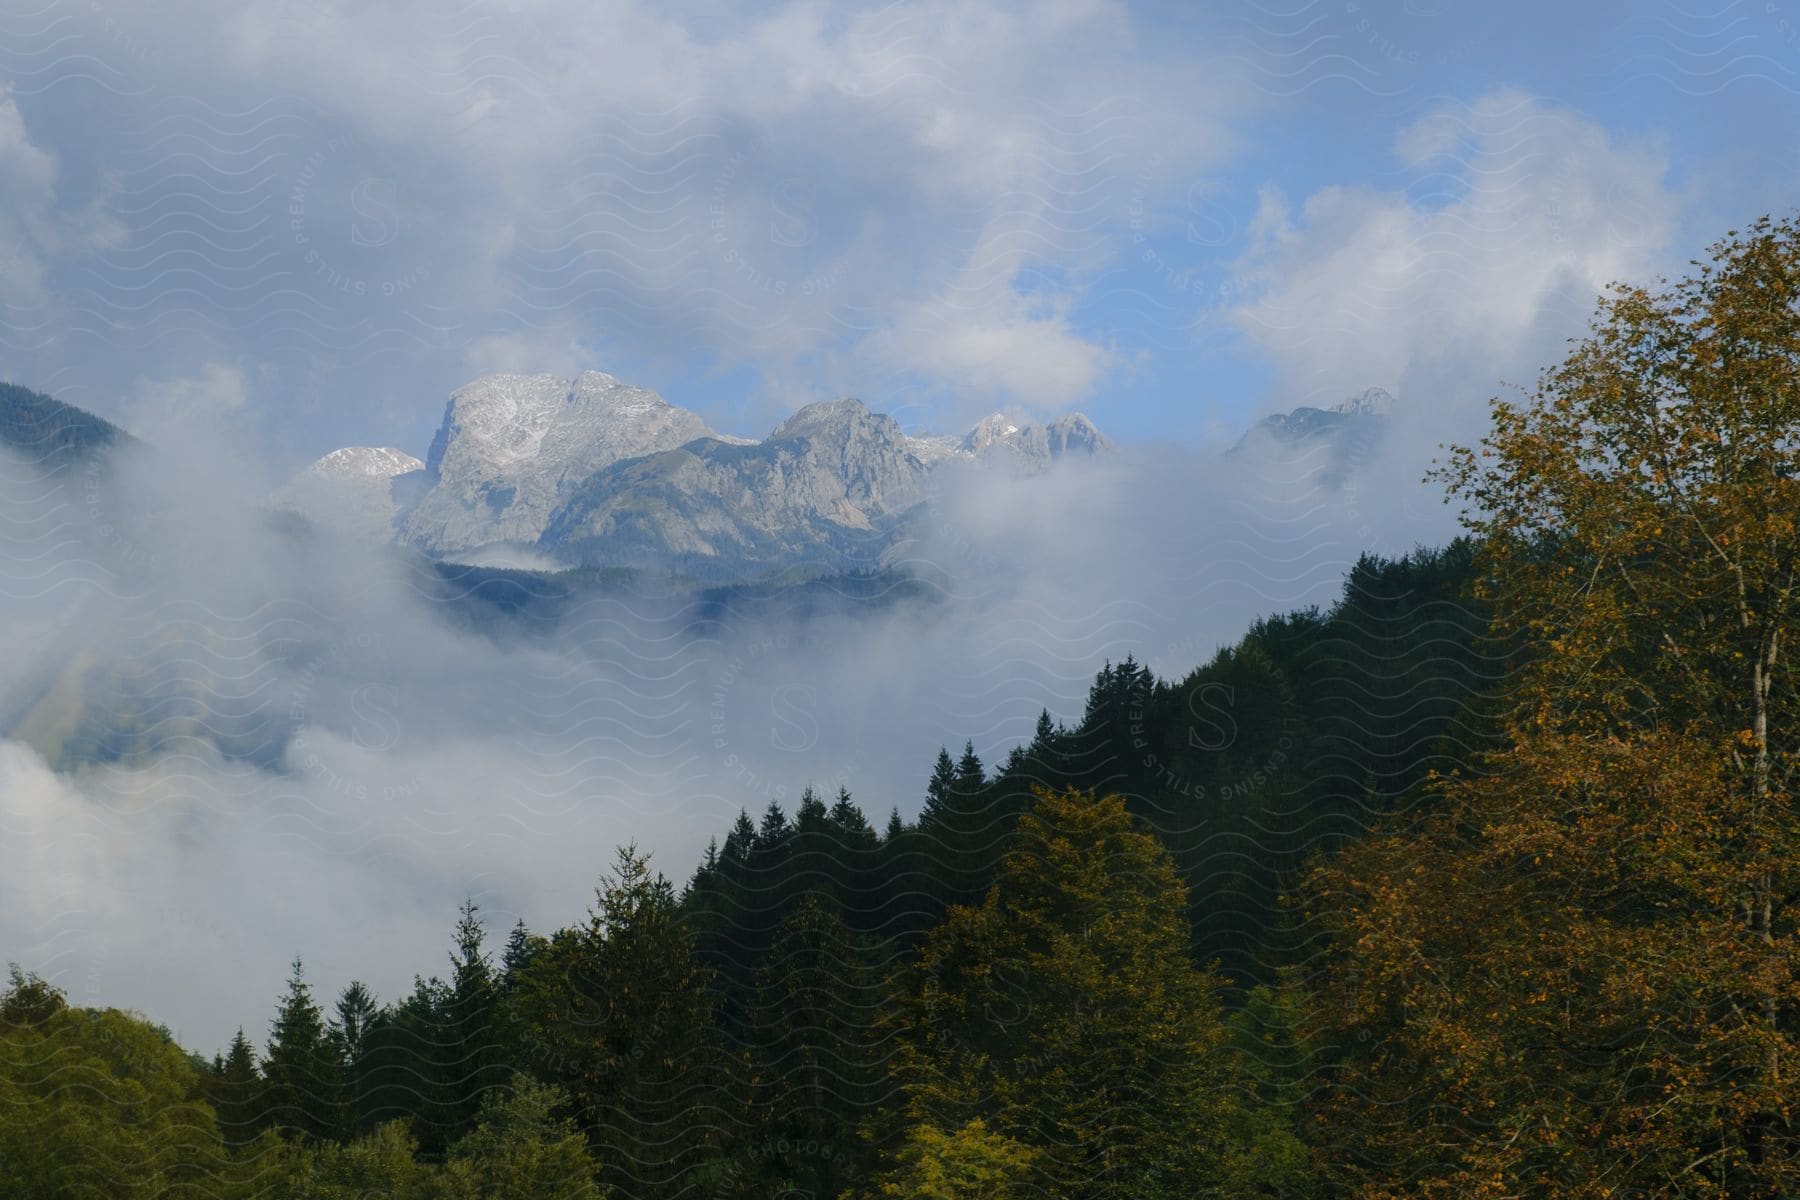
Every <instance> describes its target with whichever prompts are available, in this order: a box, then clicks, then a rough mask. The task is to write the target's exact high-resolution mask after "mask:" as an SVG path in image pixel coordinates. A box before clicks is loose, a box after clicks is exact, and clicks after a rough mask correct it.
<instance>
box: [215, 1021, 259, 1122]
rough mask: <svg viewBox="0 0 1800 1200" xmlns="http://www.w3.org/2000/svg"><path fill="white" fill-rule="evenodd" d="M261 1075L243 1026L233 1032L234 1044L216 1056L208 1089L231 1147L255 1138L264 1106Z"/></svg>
mask: <svg viewBox="0 0 1800 1200" xmlns="http://www.w3.org/2000/svg"><path fill="white" fill-rule="evenodd" d="M261 1091H262V1076H261V1074H260V1073H259V1072H258V1071H257V1069H256V1050H255V1049H254V1048H253V1047H252V1046H251V1045H250V1039H249V1038H247V1037H245V1036H244V1030H243V1027H242V1026H239V1027H238V1031H237V1032H236V1033H235V1034H233V1035H232V1038H231V1045H230V1046H229V1047H227V1048H226V1051H225V1053H224V1054H223V1055H222V1056H220V1057H219V1058H218V1059H217V1066H216V1068H215V1070H214V1078H213V1083H212V1086H211V1088H210V1089H209V1092H210V1095H209V1097H208V1098H209V1099H210V1100H211V1101H212V1105H213V1111H214V1112H215V1113H216V1114H218V1118H219V1133H220V1136H221V1137H223V1138H224V1140H225V1144H226V1145H228V1146H234V1147H235V1146H244V1145H248V1144H249V1143H250V1142H252V1141H254V1140H255V1138H256V1126H257V1119H258V1116H259V1112H260V1109H261V1095H260V1094H261Z"/></svg>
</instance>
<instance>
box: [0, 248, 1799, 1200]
mask: <svg viewBox="0 0 1800 1200" xmlns="http://www.w3.org/2000/svg"><path fill="white" fill-rule="evenodd" d="M1492 417H1493V427H1492V430H1491V432H1490V433H1489V435H1488V436H1487V438H1486V439H1485V440H1484V441H1483V442H1482V443H1481V444H1480V445H1479V446H1477V447H1472V448H1457V449H1455V450H1453V451H1452V452H1451V453H1450V455H1449V457H1448V459H1447V461H1446V463H1445V464H1444V465H1443V466H1442V467H1441V468H1439V471H1438V476H1437V477H1438V478H1439V479H1440V480H1441V481H1442V483H1443V484H1444V485H1445V487H1446V488H1447V489H1448V491H1449V493H1450V495H1451V496H1452V497H1453V498H1454V499H1456V500H1458V501H1460V502H1461V503H1462V504H1463V505H1464V506H1465V524H1466V525H1467V527H1468V531H1469V537H1468V538H1467V539H1466V540H1460V541H1457V542H1455V543H1453V544H1451V545H1449V546H1447V547H1444V548H1443V549H1441V550H1419V551H1416V552H1414V553H1412V554H1410V555H1407V556H1405V557H1403V558H1401V559H1398V560H1393V561H1388V560H1380V559H1374V558H1368V559H1364V560H1363V561H1362V562H1360V563H1358V564H1357V565H1356V566H1355V568H1354V569H1353V570H1352V571H1350V572H1349V575H1348V578H1347V580H1346V584H1345V588H1344V592H1343V595H1342V598H1341V599H1340V601H1339V602H1338V603H1337V604H1336V605H1334V606H1333V607H1332V608H1331V609H1330V610H1329V611H1324V612H1317V611H1303V612H1297V613H1287V614H1281V615H1275V616H1270V617H1268V618H1267V619H1265V620H1263V621H1261V622H1259V623H1257V624H1256V625H1255V626H1254V627H1253V628H1252V629H1250V630H1249V631H1248V632H1247V633H1246V634H1245V635H1244V636H1243V637H1242V638H1241V639H1240V640H1239V641H1238V642H1237V643H1236V644H1234V645H1231V646H1229V647H1227V648H1224V649H1222V650H1220V651H1219V652H1218V654H1217V655H1216V656H1215V657H1214V658H1213V659H1212V660H1211V661H1209V662H1207V663H1206V664H1204V665H1203V666H1201V667H1200V668H1198V669H1197V670H1195V671H1194V672H1193V673H1191V674H1190V675H1189V676H1188V677H1186V678H1185V679H1181V680H1161V679H1157V678H1155V677H1154V676H1153V675H1152V674H1151V673H1150V672H1148V671H1147V670H1145V669H1144V667H1142V666H1141V665H1140V664H1139V663H1137V662H1136V661H1134V660H1133V659H1130V658H1127V659H1126V660H1125V661H1123V662H1119V663H1109V664H1107V665H1106V666H1105V667H1104V668H1103V669H1102V670H1101V671H1100V672H1099V674H1098V676H1097V677H1096V678H1095V681H1094V684H1093V687H1092V689H1091V691H1090V695H1089V699H1088V703H1087V705H1086V709H1085V711H1084V712H1083V713H1081V714H1079V715H1078V716H1076V715H1074V714H1071V715H1070V718H1069V720H1068V721H1067V722H1066V723H1062V722H1059V721H1058V720H1057V719H1055V718H1054V717H1053V716H1051V715H1050V714H1045V715H1044V717H1043V718H1042V720H1041V721H1040V723H1039V728H1038V731H1037V734H1036V736H1035V737H1034V738H1033V740H1032V741H1031V743H1030V744H1028V745H1024V746H1019V747H1017V748H1016V749H1015V750H1014V751H1013V752H1012V753H1011V754H1009V755H1008V757H1007V758H1006V759H1005V760H1004V761H1003V762H1000V763H997V764H987V763H983V762H981V761H980V760H979V759H978V757H977V756H976V755H975V753H974V751H973V750H972V748H970V747H968V746H965V747H964V748H963V750H962V751H961V753H960V754H957V753H955V752H954V751H953V750H952V749H950V748H946V750H945V751H944V752H943V753H941V754H940V755H939V756H938V757H937V759H936V761H935V763H921V764H920V768H921V769H920V786H921V790H922V809H921V815H920V816H919V818H918V819H917V820H916V821H908V820H905V819H903V818H902V817H901V816H900V815H899V814H898V813H897V812H892V813H888V814H885V815H884V814H868V813H864V812H863V811H862V810H861V809H860V808H859V806H858V805H857V802H856V799H855V797H854V796H852V795H850V794H848V793H844V792H840V793H839V794H837V795H818V794H815V793H813V792H811V791H810V790H809V791H807V792H806V793H805V794H804V795H803V797H802V799H801V800H800V802H799V803H798V804H797V805H796V806H795V808H794V810H793V811H792V812H788V811H784V810H783V809H782V808H781V807H779V806H777V805H774V804H771V805H770V806H769V807H768V808H767V809H766V810H764V811H763V812H761V813H756V814H752V813H743V814H741V815H740V816H739V817H738V818H737V820H736V822H735V824H733V825H732V826H731V828H729V829H726V830H722V831H721V837H720V838H719V839H718V840H717V841H716V842H715V844H714V845H713V846H712V848H711V849H710V850H709V851H708V853H707V854H706V857H705V860H704V861H703V862H702V863H701V864H700V866H699V867H698V868H697V869H696V870H695V871H694V873H693V874H692V876H691V877H690V878H689V879H688V881H687V882H686V884H685V885H683V886H679V887H678V886H677V885H676V883H674V882H672V881H671V880H670V879H669V878H667V877H666V876H665V875H664V874H662V873H661V871H660V870H659V867H658V865H657V864H652V863H651V862H650V861H649V859H648V858H647V857H646V856H645V855H644V854H642V853H640V852H639V851H638V850H636V849H635V848H632V847H625V848H622V849H620V850H619V852H618V855H617V858H616V860H615V861H614V862H613V863H611V864H610V865H606V866H605V867H604V868H603V870H602V871H601V872H600V877H599V883H598V886H597V888H596V892H595V899H594V903H593V906H592V908H591V909H590V910H589V911H588V913H587V914H585V916H582V917H580V918H578V919H575V920H573V921H572V923H570V924H568V925H567V926H565V927H563V928H560V929H556V930H547V931H536V932H534V931H532V930H529V929H526V928H525V927H523V926H522V925H521V926H517V927H515V928H513V929H511V930H508V931H499V930H494V931H490V930H488V929H487V928H485V926H484V924H483V922H482V914H481V912H480V911H479V910H478V909H477V908H476V907H475V906H474V905H473V904H468V905H465V906H464V908H463V909H462V911H461V912H460V913H459V914H456V916H455V918H454V924H453V925H452V928H451V932H450V937H449V961H448V964H447V967H446V968H444V969H440V970H439V971H438V972H437V973H435V974H432V975H430V976H428V977H421V978H420V979H419V980H418V982H417V984H416V986H415V988H414V990H413V991H412V993H411V994H409V995H405V996H399V997H390V998H385V999H384V998H380V997H376V996H373V995H372V994H370V992H369V990H368V989H367V988H366V987H364V986H362V985H361V984H352V985H350V986H349V987H348V988H346V989H345V990H344V991H343V993H342V994H341V995H339V996H337V997H335V998H327V997H318V996H315V995H314V994H313V992H312V990H311V988H310V986H309V984H308V982H307V979H306V975H305V970H304V966H303V964H302V963H301V962H300V961H299V960H296V961H295V963H294V967H293V972H292V975H291V978H290V979H289V980H288V981H287V985H286V988H285V990H279V989H278V988H277V987H273V986H272V988H271V992H272V999H273V1000H274V1004H273V1007H272V1013H251V1014H245V1029H246V1030H251V1031H255V1033H256V1035H257V1036H255V1037H254V1038H253V1037H252V1036H251V1034H249V1033H240V1035H239V1037H238V1038H237V1039H236V1040H235V1041H234V1042H233V1043H232V1044H231V1045H230V1046H229V1047H226V1048H223V1049H221V1050H220V1051H219V1052H218V1053H217V1054H216V1055H215V1056H213V1057H211V1058H210V1059H209V1058H204V1057H197V1056H196V1057H190V1056H188V1055H186V1054H184V1053H183V1052H182V1051H181V1050H180V1049H179V1048H177V1047H176V1046H174V1045H173V1044H172V1042H171V1040H170V1039H169V1037H168V1036H167V1034H166V1033H164V1032H163V1031H161V1030H160V1029H158V1028H156V1027H154V1026H152V1025H149V1024H147V1023H145V1022H144V1021H143V1020H141V1019H139V1018H137V1017H134V1016H130V1015H127V1014H122V1013H118V1012H112V1011H91V1010H84V1009H78V1008H73V1007H70V1006H69V1005H68V1004H67V1003H66V1001H65V999H64V998H63V996H62V995H61V994H60V993H59V992H57V991H56V989H54V988H52V987H51V986H49V985H48V984H47V983H45V982H44V981H42V980H40V979H38V978H36V977H34V976H32V975H30V974H28V973H25V972H22V971H20V970H17V969H15V971H14V973H13V976H12V980H11V984H10V986H9V988H8V989H7V990H6V992H5V994H4V996H0V1172H3V1173H4V1177H5V1178H7V1179H9V1180H10V1181H12V1182H13V1185H14V1192H13V1194H23V1195H29V1196H36V1197H63V1196H71V1197H73V1196H101V1195H104V1196H246V1197H248V1196H269V1195H274V1196H297V1197H318V1198H320V1200H325V1198H332V1200H336V1198H339V1197H350V1196H368V1195H388V1196H407V1197H421V1198H423V1197H465V1196H467V1197H473V1196H568V1197H594V1196H616V1197H646V1198H649V1197H655V1198H662V1197H703V1196H731V1197H770V1196H777V1197H780V1196H814V1197H827V1196H845V1197H931V1198H940V1200H948V1198H974V1197H1020V1198H1023V1197H1037V1196H1047V1197H1059V1198H1077V1197H1079V1198H1083V1200H1086V1198H1090V1197H1091V1198H1106V1200H1112V1198H1115V1197H1116V1198H1119V1200H1124V1198H1127V1197H1130V1198H1145V1197H1148V1198H1174V1197H1192V1196H1212V1195H1217V1196H1234V1197H1236V1196H1287V1197H1295V1196H1354V1197H1364V1198H1368V1200H1375V1198H1377V1197H1395V1196H1401V1195H1420V1196H1445V1197H1481V1196H1486V1197H1503V1196H1505V1197H1511V1196H1532V1197H1551V1196H1557V1197H1561V1196H1580V1197H1603V1196H1604V1197H1616V1196H1659V1197H1661V1196H1667V1197H1702V1196H1706V1197H1746V1198H1747V1197H1773V1196H1785V1195H1794V1194H1796V1192H1797V1191H1800V1133H1797V1131H1796V1129H1795V1126H1794V1119H1795V1118H1794V1116H1793V1113H1794V1110H1795V1106H1796V1104H1797V1103H1800V1092H1796V1087H1795V1084H1794V1082H1793V1080H1794V1078H1795V1070H1794V1061H1795V1057H1796V1054H1800V1046H1797V1045H1796V1038H1797V1036H1800V1020H1797V1017H1796V1014H1797V1013H1800V953H1796V944H1797V943H1796V938H1797V936H1800V925H1797V924H1796V921H1795V917H1794V913H1793V910H1792V907H1791V906H1792V905H1793V903H1794V901H1795V899H1796V898H1797V897H1800V876H1797V874H1796V867H1795V864H1796V863H1800V820H1797V819H1796V817H1795V813H1794V809H1793V804H1792V797H1791V794H1790V791H1791V787H1792V782H1793V774H1794V770H1795V766H1796V752H1797V749H1800V745H1797V742H1796V736H1795V729H1796V721H1795V718H1796V716H1797V715H1800V693H1797V692H1796V690H1795V687H1794V683H1795V679H1794V674H1793V672H1792V671H1791V669H1790V668H1789V666H1788V663H1789V661H1790V659H1789V655H1788V653H1787V651H1788V648H1789V643H1790V642H1791V641H1792V638H1793V635H1794V633H1795V632H1796V630H1795V626H1796V614H1795V600H1796V586H1797V584H1800V482H1796V481H1797V480H1800V443H1797V442H1796V439H1795V438H1794V436H1793V434H1794V431H1795V430H1796V429H1800V224H1797V223H1796V222H1794V221H1785V222H1774V221H1768V220H1765V221H1762V222H1759V223H1758V224H1756V225H1755V226H1753V227H1752V228H1751V229H1749V230H1747V231H1745V232H1743V233H1741V234H1739V233H1734V234H1732V235H1731V236H1730V237H1729V238H1728V239H1727V240H1726V241H1725V242H1722V243H1721V244H1720V245H1718V246H1716V247H1714V251H1713V262H1712V265H1710V266H1709V267H1707V268H1706V269H1704V270H1702V271H1700V272H1699V273H1697V274H1696V275H1694V276H1692V277H1691V278H1689V279H1686V280H1683V281H1681V282H1680V283H1677V284H1673V285H1667V286H1666V287H1664V289H1663V290H1662V291H1659V292H1652V291H1648V290H1644V289H1633V288H1620V289H1618V290H1617V292H1616V293H1614V294H1613V295H1612V296H1610V297H1609V298H1608V299H1607V300H1605V301H1604V302H1603V303H1602V306H1601V308H1600V311H1599V314H1598V316H1597V318H1596V321H1595V324H1594V329H1593V332H1592V335H1591V336H1590V337H1589V339H1588V340H1586V341H1585V342H1583V343H1581V344H1579V345H1577V346H1576V347H1575V348H1574V350H1573V351H1572V352H1571V354H1570V356H1569V358H1568V359H1567V360H1566V361H1565V362H1564V363H1563V364H1562V365H1561V366H1560V367H1558V368H1555V369H1553V370H1552V371H1550V372H1548V373H1547V374H1546V375H1545V376H1544V378H1543V380H1542V381H1541V383H1540V385H1539V388H1538V390H1537V392H1536V394H1535V395H1533V396H1532V397H1530V398H1529V399H1527V400H1523V401H1520V402H1518V403H1507V402H1499V401H1496V402H1495V404H1494V406H1493V412H1492ZM797 782H799V781H797ZM447 923H449V922H447ZM436 953H437V951H436V950H434V949H433V948H429V947H421V948H420V951H419V962H420V963H421V964H422V965H425V964H429V963H430V962H431V961H432V959H433V957H435V954H436ZM440 961H441V960H440ZM273 982H274V981H272V983H273ZM196 986H204V985H203V984H202V983H200V982H199V981H196ZM276 993H278V994H276ZM271 1016H272V1019H270V1018H271ZM265 1020H268V1021H269V1023H268V1025H267V1029H268V1031H269V1032H268V1036H267V1038H266V1040H265V1039H263V1038H262V1037H261V1036H260V1034H261V1030H262V1029H263V1028H264V1025H263V1022H264V1021H265ZM258 1042H262V1043H263V1045H262V1048H261V1049H260V1050H259V1048H258V1045H257V1043H258Z"/></svg>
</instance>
